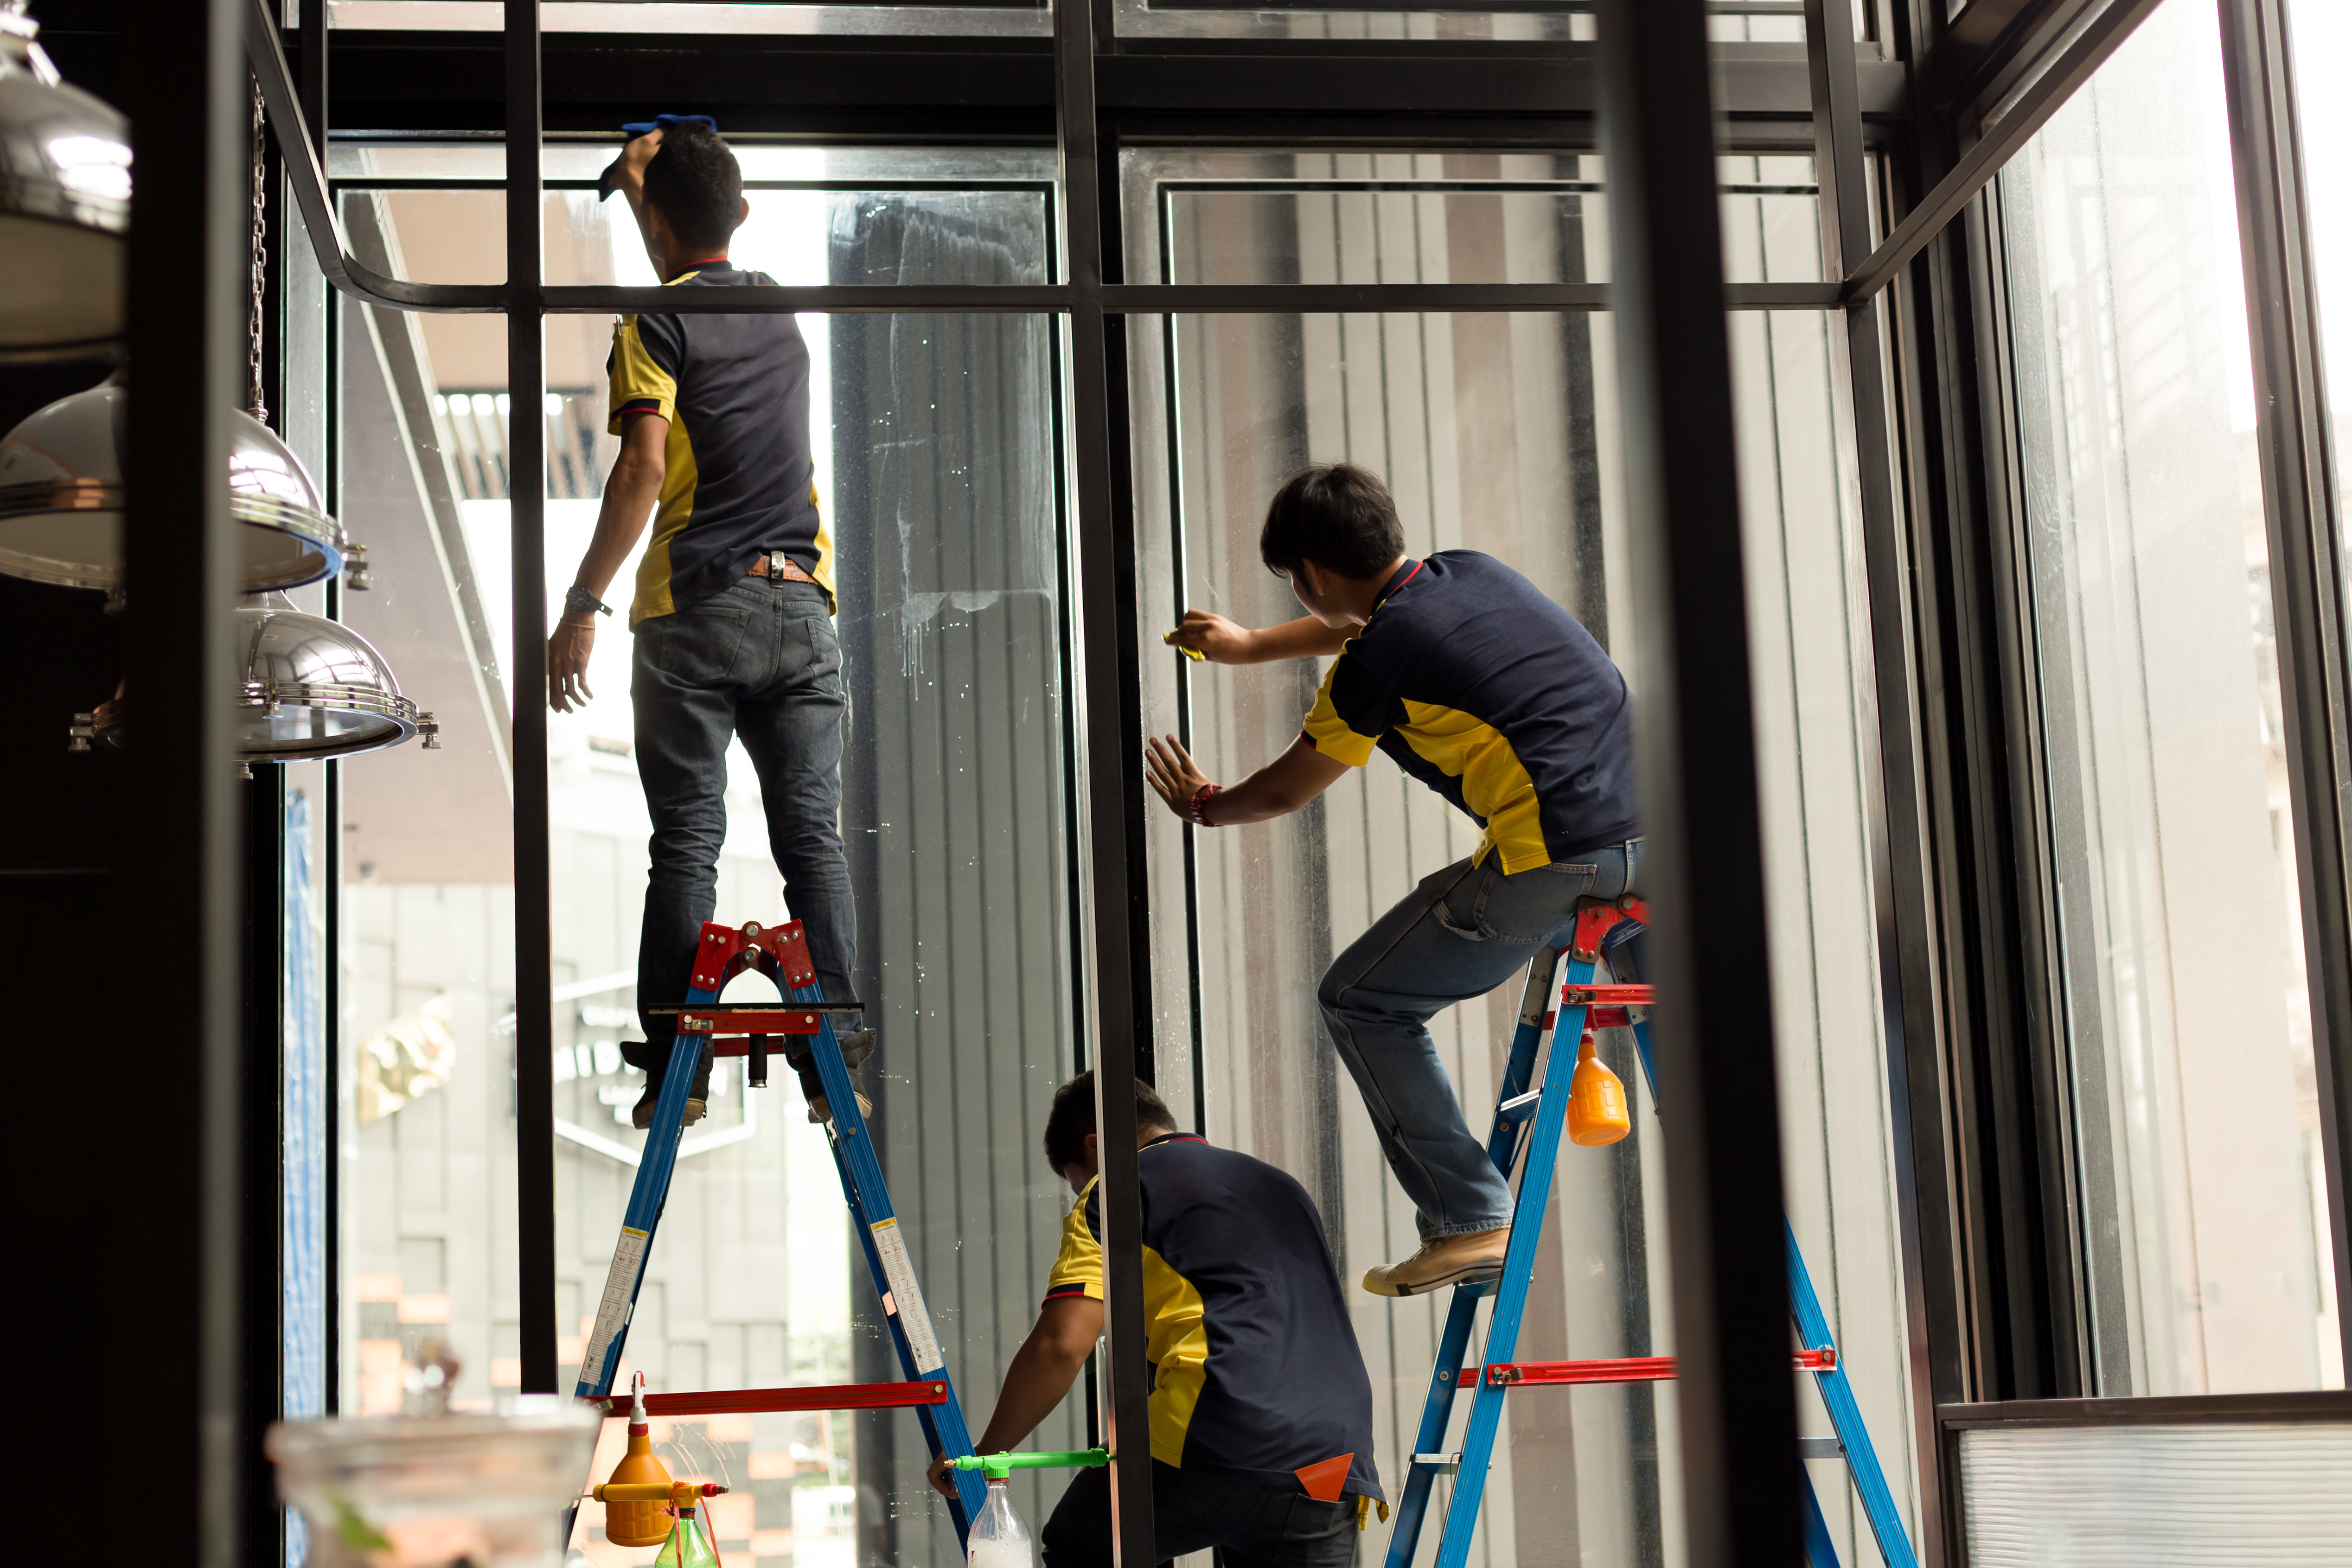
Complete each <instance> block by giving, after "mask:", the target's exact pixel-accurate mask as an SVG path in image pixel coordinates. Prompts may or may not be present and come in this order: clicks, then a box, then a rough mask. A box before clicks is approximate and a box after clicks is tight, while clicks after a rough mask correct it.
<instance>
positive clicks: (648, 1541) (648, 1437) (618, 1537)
mask: <svg viewBox="0 0 2352 1568" xmlns="http://www.w3.org/2000/svg"><path fill="white" fill-rule="evenodd" d="M612 1479H613V1480H614V1482H624V1481H637V1482H646V1481H650V1482H654V1483H656V1484H658V1485H661V1486H667V1485H669V1484H670V1479H669V1470H668V1469H667V1467H665V1466H664V1465H663V1464H662V1462H661V1460H659V1459H657V1458H655V1457H654V1443H653V1427H651V1425H650V1424H648V1423H647V1422H646V1375H645V1374H644V1373H642V1372H640V1373H637V1374H635V1375H633V1376H631V1377H630V1379H629V1448H628V1451H627V1452H626V1453H625V1454H623V1455H622V1456H621V1462H620V1463H619V1464H617V1465H614V1467H613V1475H612ZM669 1532H670V1514H669V1509H668V1508H667V1506H666V1505H664V1504H662V1503H658V1502H608V1503H606V1504H605V1505H604V1539H605V1540H607V1541H609V1542H612V1543H613V1544H614V1545H615V1546H659V1545H660V1544H661V1543H662V1542H666V1541H667V1540H668V1539H669Z"/></svg>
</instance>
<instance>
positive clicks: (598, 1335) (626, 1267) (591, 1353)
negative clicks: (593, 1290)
mask: <svg viewBox="0 0 2352 1568" xmlns="http://www.w3.org/2000/svg"><path fill="white" fill-rule="evenodd" d="M648 1234H649V1233H648V1232H646V1231H643V1230H639V1229H637V1228H635V1227H634V1226H626V1225H625V1226H623V1227H622V1228H621V1244H620V1245H619V1246H618V1247H615V1248H614V1249H613V1269H612V1271H611V1272H610V1273H608V1274H606V1275H605V1276H604V1300H603V1301H599V1302H597V1303H596V1332H595V1333H592V1334H590V1335H589V1336H588V1349H587V1351H586V1353H585V1354H583V1355H582V1356H581V1358H580V1380H581V1381H582V1382H583V1383H585V1384H589V1385H597V1379H599V1378H600V1377H602V1376H603V1375H604V1355H605V1353H606V1352H608V1351H610V1350H611V1349H612V1348H613V1340H614V1337H615V1336H616V1335H618V1334H619V1333H620V1332H621V1329H622V1327H623V1325H624V1324H625V1323H627V1322H628V1321H629V1301H630V1299H631V1298H632V1297H633V1296H635V1293H636V1285H637V1273H638V1270H641V1269H642V1268H644V1266H645V1261H646V1238H647V1235H648Z"/></svg>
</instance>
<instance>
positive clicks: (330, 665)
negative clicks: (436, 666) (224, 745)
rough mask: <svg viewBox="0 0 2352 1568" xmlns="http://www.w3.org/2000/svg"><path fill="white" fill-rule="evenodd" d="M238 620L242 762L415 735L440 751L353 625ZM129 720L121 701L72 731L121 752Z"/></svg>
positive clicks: (268, 612)
mask: <svg viewBox="0 0 2352 1568" xmlns="http://www.w3.org/2000/svg"><path fill="white" fill-rule="evenodd" d="M236 616H237V632H236V638H237V656H238V663H239V664H240V665H241V666H242V672H241V673H242V676H243V678H242V680H241V682H240V684H239V687H238V691H237V696H236V706H237V737H236V758H237V760H238V761H239V762H245V763H253V762H302V761H309V760H311V759H314V758H324V757H356V756H358V755H360V754H361V753H362V752H368V751H381V750H383V748H384V747H391V746H398V745H400V744H401V743H402V742H403V741H405V740H409V739H411V738H413V737H416V736H419V735H421V736H423V737H425V750H427V751H437V750H439V749H440V747H441V732H440V727H439V726H438V725H437V724H436V723H435V722H434V718H433V716H432V715H431V714H429V713H425V712H423V711H421V710H420V709H419V708H418V707H417V706H416V705H415V703H414V702H412V701H410V700H409V699H408V698H407V697H404V696H403V695H400V683H399V682H398V681H397V680H395V679H394V677H393V674H392V667H391V666H390V665H388V664H385V663H384V662H383V654H381V653H377V652H376V651H375V648H374V647H373V645H372V644H371V643H369V642H368V640H367V639H366V638H364V637H362V636H361V635H360V634H359V633H358V632H355V631H353V630H352V628H351V627H349V626H345V625H342V624H341V623H340V622H333V621H330V620H328V619H326V618H325V617H324V616H320V615H305V614H303V613H302V612H299V611H297V610H284V609H278V608H275V607H272V606H268V605H257V604H241V605H239V606H237V611H236ZM130 719H131V713H130V700H129V699H128V698H127V697H126V696H123V695H117V696H116V698H115V699H114V700H113V701H112V702H109V703H103V704H100V706H99V707H98V708H97V710H96V711H95V712H94V713H92V714H90V715H89V716H86V722H78V723H77V724H76V727H75V731H74V733H75V736H76V737H77V738H78V739H81V740H93V739H94V740H98V741H101V742H103V743H104V744H106V745H108V746H110V747H113V748H114V749H116V750H118V751H119V750H121V749H123V748H124V747H126V746H127V745H128V743H129V739H130V735H129V731H130ZM85 731H87V733H86V734H85Z"/></svg>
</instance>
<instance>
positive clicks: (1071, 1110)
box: [1045, 1067, 1176, 1175]
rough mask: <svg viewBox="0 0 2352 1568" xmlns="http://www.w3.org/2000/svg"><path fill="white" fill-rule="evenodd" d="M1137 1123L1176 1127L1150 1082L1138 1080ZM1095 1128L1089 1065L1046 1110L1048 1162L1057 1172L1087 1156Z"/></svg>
mask: <svg viewBox="0 0 2352 1568" xmlns="http://www.w3.org/2000/svg"><path fill="white" fill-rule="evenodd" d="M1135 1124H1136V1125H1137V1126H1139V1127H1158V1128H1160V1129H1161V1130H1162V1131H1164V1132H1170V1133H1172V1132H1174V1131H1175V1130H1176V1118H1175V1116H1174V1115H1173V1114H1171V1113H1170V1111H1169V1109H1168V1102H1167V1101H1165V1100H1162V1099H1161V1098H1160V1095H1159V1092H1157V1091H1156V1090H1154V1089H1153V1088H1152V1087H1151V1085H1150V1084H1149V1083H1146V1082H1144V1081H1143V1080H1142V1079H1140V1078H1139V1079H1137V1080H1136V1081H1135ZM1094 1130H1095V1073H1094V1069H1093V1068H1091V1067H1090V1068H1088V1069H1087V1071H1084V1072H1081V1073H1079V1074H1078V1075H1077V1076H1076V1078H1073V1079H1071V1080H1070V1081H1069V1082H1067V1083H1065V1084H1063V1085H1062V1086H1061V1087H1060V1088H1059V1089H1056V1090H1055V1091H1054V1108H1053V1109H1052V1110H1051V1111H1048V1112H1047V1113H1045V1163H1046V1164H1047V1165H1049V1166H1053V1167H1054V1170H1055V1174H1056V1175H1059V1174H1060V1173H1061V1172H1063V1171H1066V1170H1067V1169H1069V1167H1070V1166H1074V1165H1076V1164H1077V1163H1078V1162H1079V1161H1080V1160H1082V1159H1084V1158H1086V1157H1087V1134H1088V1133H1091V1132H1093V1131H1094Z"/></svg>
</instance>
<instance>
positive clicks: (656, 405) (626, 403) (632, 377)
mask: <svg viewBox="0 0 2352 1568" xmlns="http://www.w3.org/2000/svg"><path fill="white" fill-rule="evenodd" d="M606 365H607V373H608V375H609V378H610V381H611V383H612V396H611V400H610V402H609V405H608V406H609V409H610V418H609V421H608V422H607V423H606V424H605V427H604V431H605V434H608V435H618V434H621V415H622V414H623V413H626V412H631V411H635V412H638V413H657V414H659V415H661V416H662V417H663V418H664V419H669V420H675V419H676V418H677V377H676V376H673V375H671V374H670V373H669V372H668V371H666V370H664V369H662V368H661V366H660V365H659V364H658V363H656V361H655V360H654V357H653V355H652V354H651V353H650V352H648V351H647V350H646V340H645V333H644V330H643V329H641V328H640V327H639V326H638V324H637V319H636V318H635V316H624V317H622V318H621V319H620V320H619V322H617V323H616V324H615V325H614V328H613V356H612V358H611V359H610V360H608V361H606Z"/></svg>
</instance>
